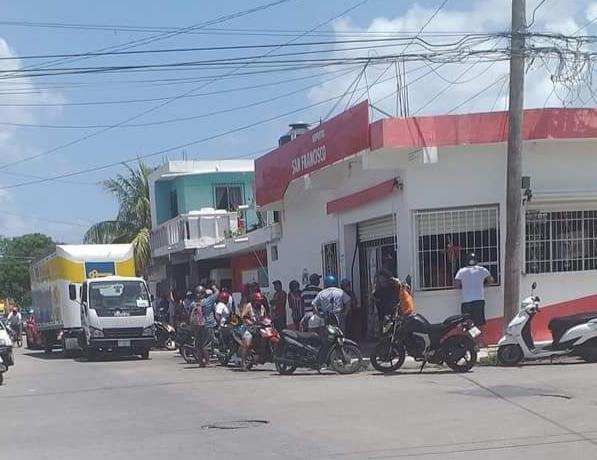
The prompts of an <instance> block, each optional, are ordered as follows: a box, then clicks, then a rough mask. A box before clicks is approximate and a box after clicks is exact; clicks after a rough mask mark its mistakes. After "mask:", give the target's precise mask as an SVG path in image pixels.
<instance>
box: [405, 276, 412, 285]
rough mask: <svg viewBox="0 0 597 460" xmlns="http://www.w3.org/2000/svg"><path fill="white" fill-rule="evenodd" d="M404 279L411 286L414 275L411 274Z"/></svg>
mask: <svg viewBox="0 0 597 460" xmlns="http://www.w3.org/2000/svg"><path fill="white" fill-rule="evenodd" d="M404 281H405V282H406V284H408V285H409V286H411V283H412V277H411V276H410V275H408V276H407V277H406V279H405V280H404Z"/></svg>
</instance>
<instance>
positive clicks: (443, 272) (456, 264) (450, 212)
mask: <svg viewBox="0 0 597 460" xmlns="http://www.w3.org/2000/svg"><path fill="white" fill-rule="evenodd" d="M414 218H415V232H416V236H415V237H416V248H417V249H416V255H417V270H418V271H417V280H418V287H419V289H422V290H433V289H452V288H453V287H454V276H455V275H456V272H457V271H458V269H459V268H460V267H462V265H463V264H464V262H465V257H466V254H468V253H470V252H474V253H475V254H476V255H477V258H478V260H479V263H480V264H481V265H483V266H484V267H485V268H487V269H488V270H489V271H490V272H491V275H492V276H493V279H494V280H495V282H496V283H497V284H499V279H500V278H499V276H500V266H499V265H500V250H499V249H500V248H499V241H500V238H499V206H497V205H493V206H483V207H467V208H449V209H439V210H424V211H415V213H414Z"/></svg>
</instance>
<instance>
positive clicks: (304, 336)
mask: <svg viewBox="0 0 597 460" xmlns="http://www.w3.org/2000/svg"><path fill="white" fill-rule="evenodd" d="M280 335H281V336H282V337H288V338H290V339H294V340H297V341H299V342H302V343H306V344H307V345H312V346H319V345H321V337H320V336H319V334H318V333H317V332H300V331H295V330H293V329H284V330H283V331H282V332H280Z"/></svg>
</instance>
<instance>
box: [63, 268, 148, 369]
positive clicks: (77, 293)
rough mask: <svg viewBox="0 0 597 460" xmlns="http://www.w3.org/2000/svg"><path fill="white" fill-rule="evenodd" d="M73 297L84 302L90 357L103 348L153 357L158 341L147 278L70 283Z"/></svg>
mask: <svg viewBox="0 0 597 460" xmlns="http://www.w3.org/2000/svg"><path fill="white" fill-rule="evenodd" d="M69 298H70V300H71V301H79V303H80V305H81V327H82V331H83V333H82V334H81V347H82V348H83V350H84V352H85V354H86V355H87V358H88V359H89V360H93V359H95V357H96V355H97V353H99V352H114V353H124V354H137V355H140V356H141V357H142V358H143V359H147V358H149V350H150V349H151V347H152V346H154V345H155V325H154V316H153V308H152V307H151V295H150V294H149V289H148V288H147V284H146V283H145V280H143V279H142V278H134V277H124V276H106V277H103V278H90V279H87V280H85V281H84V282H83V283H82V285H81V287H80V289H78V286H76V285H75V284H71V285H70V286H69Z"/></svg>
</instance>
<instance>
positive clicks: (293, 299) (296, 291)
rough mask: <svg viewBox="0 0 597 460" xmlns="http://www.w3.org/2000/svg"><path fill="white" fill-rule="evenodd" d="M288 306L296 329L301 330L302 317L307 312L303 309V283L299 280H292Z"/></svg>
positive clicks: (289, 286) (289, 288)
mask: <svg viewBox="0 0 597 460" xmlns="http://www.w3.org/2000/svg"><path fill="white" fill-rule="evenodd" d="M288 306H289V307H290V312H291V314H292V322H293V323H294V329H295V330H297V331H298V330H299V327H300V323H301V318H302V317H303V315H304V314H305V313H304V311H303V297H302V293H301V285H300V284H299V282H298V281H297V280H292V281H291V282H290V284H289V285H288Z"/></svg>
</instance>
